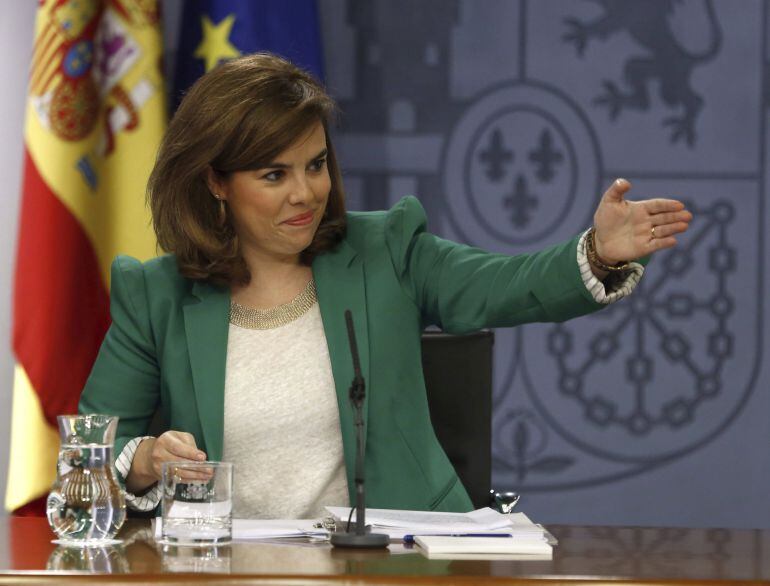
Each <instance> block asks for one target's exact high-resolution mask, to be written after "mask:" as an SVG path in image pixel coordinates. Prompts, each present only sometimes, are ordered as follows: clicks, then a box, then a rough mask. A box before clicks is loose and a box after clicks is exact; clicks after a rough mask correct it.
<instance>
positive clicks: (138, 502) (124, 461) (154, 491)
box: [115, 435, 161, 511]
mask: <svg viewBox="0 0 770 586" xmlns="http://www.w3.org/2000/svg"><path fill="white" fill-rule="evenodd" d="M151 438H152V436H151V435H146V436H143V437H135V438H134V439H132V440H131V441H129V442H128V443H127V444H126V446H125V447H124V448H123V451H122V452H120V455H119V456H118V459H117V460H115V468H116V469H117V471H118V474H120V476H121V477H122V478H123V479H124V480H125V478H126V477H127V476H128V471H129V470H131V462H133V461H134V455H135V454H136V449H137V448H138V447H139V444H140V443H142V440H146V439H151ZM160 496H161V495H160V484H158V483H156V484H155V485H153V487H152V488H151V489H150V490H148V491H147V492H146V493H144V494H143V495H141V496H138V495H135V494H132V493H130V492H128V491H126V505H128V506H129V508H131V509H133V510H135V511H151V510H153V509H154V508H155V507H157V506H158V504H159V503H160Z"/></svg>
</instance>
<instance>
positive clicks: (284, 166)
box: [260, 148, 329, 169]
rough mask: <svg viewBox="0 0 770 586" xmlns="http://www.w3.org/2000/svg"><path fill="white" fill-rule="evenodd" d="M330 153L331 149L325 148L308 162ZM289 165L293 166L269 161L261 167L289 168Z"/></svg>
mask: <svg viewBox="0 0 770 586" xmlns="http://www.w3.org/2000/svg"><path fill="white" fill-rule="evenodd" d="M328 154H329V149H326V148H325V149H323V150H322V151H321V152H320V153H318V154H317V155H316V156H315V157H312V158H311V159H310V160H309V161H308V163H312V162H313V161H317V160H318V159H322V158H323V157H325V156H326V155H328ZM289 167H291V165H287V164H286V163H268V164H267V165H262V166H261V167H260V169H288V168H289Z"/></svg>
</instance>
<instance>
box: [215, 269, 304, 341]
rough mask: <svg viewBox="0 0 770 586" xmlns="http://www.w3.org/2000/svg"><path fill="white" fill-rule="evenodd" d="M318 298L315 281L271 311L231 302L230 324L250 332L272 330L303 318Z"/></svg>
mask: <svg viewBox="0 0 770 586" xmlns="http://www.w3.org/2000/svg"><path fill="white" fill-rule="evenodd" d="M317 300H318V296H317V294H316V290H315V281H314V280H313V279H310V281H308V284H307V285H306V286H305V288H304V289H303V290H302V292H301V293H300V294H299V295H297V296H296V297H295V298H294V299H292V300H291V301H289V302H288V303H284V304H283V305H279V306H278V307H271V308H270V309H254V308H252V307H246V306H244V305H241V304H240V303H236V302H235V301H231V302H230V323H231V324H233V325H236V326H238V327H241V328H248V329H250V330H272V329H274V328H280V327H281V326H285V325H286V324H289V323H291V322H293V321H294V320H297V319H299V318H301V317H302V316H303V315H305V314H306V313H307V312H308V311H310V308H311V307H313V305H315V303H316V301H317Z"/></svg>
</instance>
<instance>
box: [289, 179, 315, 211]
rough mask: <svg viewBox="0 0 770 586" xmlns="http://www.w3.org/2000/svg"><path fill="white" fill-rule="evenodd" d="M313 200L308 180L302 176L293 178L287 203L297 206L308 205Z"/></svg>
mask: <svg viewBox="0 0 770 586" xmlns="http://www.w3.org/2000/svg"><path fill="white" fill-rule="evenodd" d="M312 198H313V189H312V186H311V184H310V179H309V178H308V177H307V176H305V175H304V174H298V175H297V177H296V178H295V180H294V182H293V184H292V189H291V193H290V194H289V203H290V204H292V205H298V204H303V203H308V202H309V201H310V200H311V199H312Z"/></svg>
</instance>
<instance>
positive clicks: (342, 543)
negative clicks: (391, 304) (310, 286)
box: [331, 309, 390, 549]
mask: <svg viewBox="0 0 770 586" xmlns="http://www.w3.org/2000/svg"><path fill="white" fill-rule="evenodd" d="M345 323H346V324H347V328H348V341H349V342H350V355H351V356H352V358H353V382H352V383H351V384H350V403H351V404H352V405H353V413H354V415H355V426H356V474H355V482H356V504H355V506H356V530H355V532H348V531H346V532H335V533H332V535H331V544H332V545H333V546H335V547H349V548H367V549H374V548H380V547H386V546H387V545H388V542H389V541H390V539H389V537H388V536H387V535H385V534H384V533H368V532H367V527H366V518H365V514H366V491H365V488H364V458H365V456H366V454H365V453H364V414H363V406H364V398H365V397H366V384H365V382H364V377H363V376H362V374H361V363H360V361H359V359H358V345H357V344H356V332H355V330H354V329H353V316H352V314H351V313H350V310H349V309H346V310H345Z"/></svg>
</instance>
